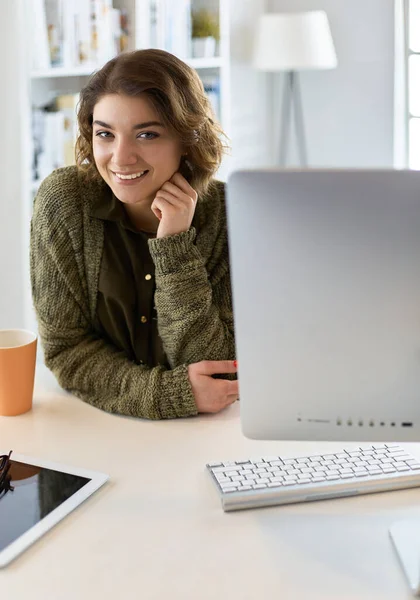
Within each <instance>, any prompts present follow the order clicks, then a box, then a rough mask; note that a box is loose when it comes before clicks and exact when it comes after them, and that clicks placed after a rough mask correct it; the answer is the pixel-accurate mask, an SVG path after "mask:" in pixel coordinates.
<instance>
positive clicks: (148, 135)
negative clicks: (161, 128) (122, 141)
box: [137, 131, 159, 140]
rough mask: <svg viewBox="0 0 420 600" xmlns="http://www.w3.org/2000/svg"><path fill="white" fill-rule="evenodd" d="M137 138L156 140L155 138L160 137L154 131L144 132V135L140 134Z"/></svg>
mask: <svg viewBox="0 0 420 600" xmlns="http://www.w3.org/2000/svg"><path fill="white" fill-rule="evenodd" d="M137 137H138V138H141V139H142V140H154V139H155V138H157V137H159V135H158V134H157V133H154V132H153V131H143V133H140V134H139V135H138V136H137Z"/></svg>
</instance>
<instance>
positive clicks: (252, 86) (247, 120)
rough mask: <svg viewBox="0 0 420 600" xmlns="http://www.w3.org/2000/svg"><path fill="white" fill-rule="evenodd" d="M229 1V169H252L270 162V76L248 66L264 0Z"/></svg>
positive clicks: (264, 3) (263, 9) (264, 5)
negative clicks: (230, 149) (230, 107)
mask: <svg viewBox="0 0 420 600" xmlns="http://www.w3.org/2000/svg"><path fill="white" fill-rule="evenodd" d="M230 2H231V16H230V18H231V40H230V44H231V102H232V109H231V111H232V115H231V136H232V139H231V145H232V160H231V165H230V166H231V168H232V169H236V168H248V167H249V168H252V167H258V166H264V165H267V164H268V163H269V162H270V161H271V131H272V127H271V103H270V102H269V100H270V94H269V91H270V89H269V83H270V82H269V79H268V78H267V77H266V75H265V73H262V72H259V71H256V70H255V69H254V68H252V66H251V61H252V50H253V45H254V30H255V23H256V22H257V20H258V17H259V15H261V14H262V13H264V12H265V11H266V5H267V2H266V0H230Z"/></svg>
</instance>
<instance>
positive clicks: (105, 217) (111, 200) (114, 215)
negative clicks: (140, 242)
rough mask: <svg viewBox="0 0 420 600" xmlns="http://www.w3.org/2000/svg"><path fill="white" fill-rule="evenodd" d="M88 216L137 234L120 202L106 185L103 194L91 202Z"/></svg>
mask: <svg viewBox="0 0 420 600" xmlns="http://www.w3.org/2000/svg"><path fill="white" fill-rule="evenodd" d="M90 214H91V216H92V217H95V218H96V219H101V220H102V221H113V222H114V223H118V224H119V225H121V226H122V227H124V228H125V229H129V230H130V231H134V232H135V233H138V231H137V230H136V229H135V227H134V226H133V224H132V223H131V221H130V219H129V217H128V215H127V213H126V212H125V210H124V206H123V204H122V202H121V201H120V200H118V198H117V197H116V196H115V194H114V193H113V192H112V190H111V188H110V187H109V186H108V185H107V186H106V187H105V189H104V190H103V193H102V194H98V196H97V197H96V198H95V200H94V201H93V203H92V207H91V211H90Z"/></svg>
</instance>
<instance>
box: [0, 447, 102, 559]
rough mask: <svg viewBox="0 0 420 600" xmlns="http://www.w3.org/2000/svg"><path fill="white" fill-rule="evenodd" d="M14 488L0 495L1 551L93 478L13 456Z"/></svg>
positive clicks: (12, 475)
mask: <svg viewBox="0 0 420 600" xmlns="http://www.w3.org/2000/svg"><path fill="white" fill-rule="evenodd" d="M10 462H11V468H10V471H9V474H10V476H11V485H12V486H13V488H14V489H13V491H9V492H7V494H6V495H5V496H2V497H1V498H0V552H1V551H2V550H4V549H5V548H6V547H7V546H8V545H9V544H11V543H12V542H14V541H15V540H16V539H17V538H19V537H20V536H21V535H22V534H24V533H25V532H26V531H27V530H28V529H30V528H31V527H33V526H34V525H36V524H37V523H39V521H41V519H43V518H44V517H45V516H46V515H48V514H49V513H50V512H51V511H53V510H54V509H55V508H57V507H58V506H60V505H61V504H62V503H63V502H65V501H66V500H68V498H70V497H71V496H72V495H73V494H75V493H76V492H77V491H78V490H80V489H81V488H82V487H84V486H85V485H86V484H87V483H89V482H90V481H91V480H90V479H88V478H87V477H81V476H80V475H74V474H71V473H62V472H60V471H55V470H52V469H47V468H45V467H40V466H36V465H30V464H26V463H23V462H18V461H14V460H12V459H11V461H10Z"/></svg>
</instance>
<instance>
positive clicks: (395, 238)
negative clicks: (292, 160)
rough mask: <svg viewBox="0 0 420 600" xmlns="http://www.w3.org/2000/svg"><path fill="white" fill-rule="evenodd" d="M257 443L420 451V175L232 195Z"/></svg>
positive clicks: (314, 175)
mask: <svg viewBox="0 0 420 600" xmlns="http://www.w3.org/2000/svg"><path fill="white" fill-rule="evenodd" d="M227 216H228V233H229V245H230V260H231V277H232V287H233V309H234V319H235V335H236V344H237V358H238V374H239V392H240V400H241V403H240V404H241V408H240V411H241V422H242V429H243V432H244V434H245V435H246V436H247V437H250V438H254V439H271V440H279V439H281V440H289V439H293V440H302V439H305V440H340V441H346V440H349V441H350V440H357V441H359V440H360V441H363V440H369V441H418V440H420V173H418V172H413V171H394V170H393V171H391V170H377V171H367V170H343V171H333V170H306V171H298V170H296V171H290V170H289V171H285V170H245V171H237V172H234V173H233V174H231V176H230V177H229V179H228V184H227Z"/></svg>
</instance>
